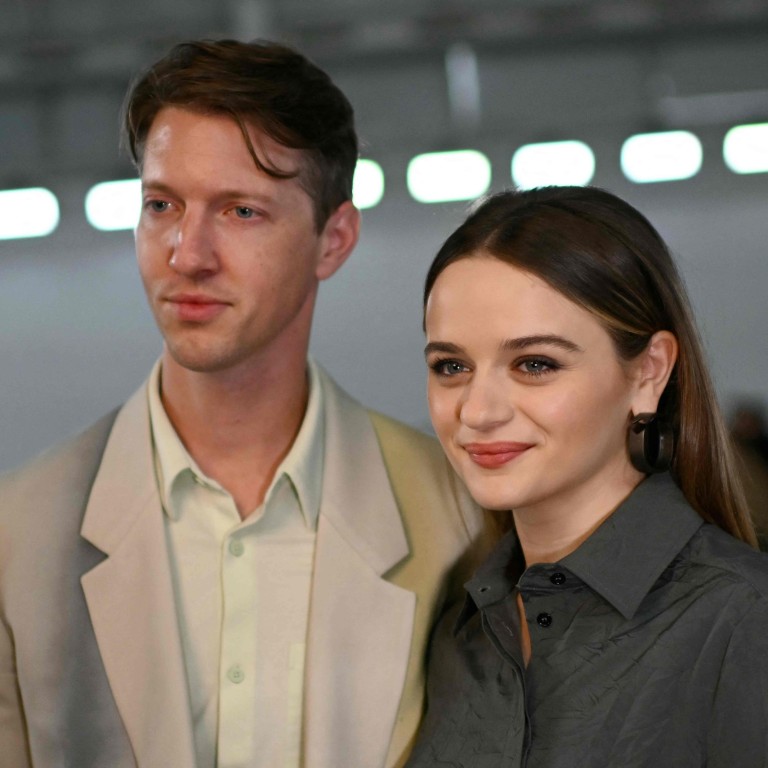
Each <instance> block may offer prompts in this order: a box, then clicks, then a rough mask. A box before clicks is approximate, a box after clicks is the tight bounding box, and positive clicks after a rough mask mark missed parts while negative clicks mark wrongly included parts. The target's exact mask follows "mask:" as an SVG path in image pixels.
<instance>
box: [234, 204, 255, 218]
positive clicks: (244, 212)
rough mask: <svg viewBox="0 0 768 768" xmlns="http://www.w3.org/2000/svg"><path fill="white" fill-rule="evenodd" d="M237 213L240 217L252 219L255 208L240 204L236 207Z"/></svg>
mask: <svg viewBox="0 0 768 768" xmlns="http://www.w3.org/2000/svg"><path fill="white" fill-rule="evenodd" d="M235 213H236V214H237V217H238V218H240V219H250V218H252V217H253V215H254V210H253V208H247V207H246V206H244V205H238V206H237V207H236V208H235Z"/></svg>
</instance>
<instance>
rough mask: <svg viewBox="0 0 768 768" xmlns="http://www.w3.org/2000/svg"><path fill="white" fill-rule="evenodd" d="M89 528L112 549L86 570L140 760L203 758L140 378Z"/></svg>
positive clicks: (110, 447) (93, 502)
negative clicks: (194, 729) (196, 737)
mask: <svg viewBox="0 0 768 768" xmlns="http://www.w3.org/2000/svg"><path fill="white" fill-rule="evenodd" d="M81 533H82V535H83V537H84V538H85V539H87V540H88V541H90V542H91V543H92V544H93V545H94V546H96V547H98V548H99V549H100V550H102V551H103V552H104V553H105V554H106V555H107V558H106V559H105V560H104V561H103V562H101V563H100V564H99V565H97V566H96V567H95V568H93V569H92V570H91V571H89V572H88V573H86V574H85V575H84V576H83V577H82V585H83V590H84V592H85V597H86V602H87V604H88V610H89V613H90V617H91V622H92V624H93V628H94V632H95V635H96V640H97V643H98V646H99V651H100V653H101V657H102V659H103V661H104V667H105V669H106V673H107V678H108V680H109V684H110V687H111V689H112V693H113V696H114V698H115V701H116V703H117V708H118V711H119V712H120V716H121V717H122V719H123V722H124V724H125V727H126V730H127V732H128V737H129V739H130V741H131V745H132V747H133V750H134V753H135V756H136V761H137V765H138V766H139V768H161V766H162V767H164V766H167V765H168V764H169V760H171V761H172V762H173V765H174V766H180V767H183V768H193V767H194V765H195V757H194V746H193V744H194V742H193V736H192V724H191V717H190V714H189V703H188V701H189V700H188V695H187V685H186V675H185V671H184V662H183V655H182V654H183V651H182V646H181V640H180V636H179V629H178V625H177V621H176V610H175V605H174V603H175V601H174V594H173V584H172V581H171V574H170V566H169V562H168V553H167V549H166V542H165V531H164V527H163V512H162V509H161V507H160V501H159V497H158V493H157V488H156V482H155V477H154V469H153V460H152V452H151V434H150V427H149V413H148V408H147V403H146V391H145V387H142V388H141V389H140V390H139V391H138V392H137V393H136V394H135V395H134V396H133V397H132V398H131V399H130V400H129V401H128V403H126V405H125V407H124V408H123V409H122V410H121V412H120V413H119V414H118V416H117V419H116V421H115V425H114V427H113V429H112V432H111V434H110V438H109V441H108V443H107V446H106V448H105V451H104V456H103V460H102V463H101V467H100V469H99V472H98V475H97V477H96V480H95V482H94V485H93V489H92V491H91V495H90V498H89V501H88V505H87V508H86V512H85V518H84V521H83V527H82V531H81Z"/></svg>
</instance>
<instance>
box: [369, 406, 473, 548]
mask: <svg viewBox="0 0 768 768" xmlns="http://www.w3.org/2000/svg"><path fill="white" fill-rule="evenodd" d="M368 413H369V416H370V419H371V422H372V424H373V427H374V431H375V432H376V437H377V439H378V441H379V447H380V448H381V453H382V457H383V459H384V464H385V466H386V468H387V473H388V474H389V478H390V482H391V484H392V488H393V491H394V494H395V497H396V498H397V500H398V504H399V506H400V508H401V511H402V513H403V515H404V517H405V518H406V519H407V518H409V517H411V516H412V513H413V512H414V510H417V513H418V515H419V516H420V517H422V518H425V519H426V518H430V519H432V518H434V522H435V523H436V524H442V525H447V524H449V521H450V519H451V518H453V519H454V520H455V521H456V523H457V524H458V525H459V527H460V529H461V530H462V532H463V537H464V538H465V539H466V540H467V541H472V540H475V539H476V538H477V537H478V536H479V535H480V534H481V533H482V532H483V531H484V529H485V525H486V521H485V520H484V512H483V510H481V509H480V508H479V507H478V506H477V504H475V502H474V501H473V499H472V497H471V496H470V495H469V492H468V491H467V489H466V488H465V486H464V484H463V483H462V482H461V480H460V479H459V477H458V476H457V475H456V473H455V472H454V471H453V468H452V467H451V465H450V463H449V462H448V459H447V458H446V457H445V454H444V453H443V449H442V448H441V447H440V443H438V441H437V440H436V439H435V438H434V437H432V436H431V435H427V434H425V433H424V432H421V431H420V430H418V429H416V428H414V427H411V426H409V425H407V424H404V423H403V422H400V421H397V420H396V419H393V418H391V417H389V416H385V415H384V414H381V413H378V412H377V411H368Z"/></svg>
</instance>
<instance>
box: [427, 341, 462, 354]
mask: <svg viewBox="0 0 768 768" xmlns="http://www.w3.org/2000/svg"><path fill="white" fill-rule="evenodd" d="M463 351H464V350H463V349H462V347H460V346H459V345H458V344H451V343H450V342H449V341H430V342H429V344H427V346H426V347H424V357H427V356H429V355H430V354H432V353H433V352H446V353H447V354H449V355H457V354H459V353H461V352H463Z"/></svg>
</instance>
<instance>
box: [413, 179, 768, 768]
mask: <svg viewBox="0 0 768 768" xmlns="http://www.w3.org/2000/svg"><path fill="white" fill-rule="evenodd" d="M425 328H426V334H427V347H426V358H427V365H428V367H429V385H428V394H429V405H430V411H431V415H432V420H433V423H434V426H435V430H436V432H437V435H438V437H439V439H440V441H441V443H442V445H443V448H444V450H445V451H446V453H447V455H448V457H449V458H450V460H451V463H452V464H453V466H454V468H455V469H456V470H457V472H458V473H459V475H460V476H461V477H462V478H463V480H464V481H465V483H466V484H467V486H468V488H469V490H470V491H471V493H472V495H473V496H474V497H475V499H476V501H478V502H479V503H480V504H481V505H483V506H485V507H487V508H489V509H491V510H500V511H501V510H511V513H510V512H508V513H507V517H508V519H509V522H510V524H511V527H512V530H511V531H510V532H509V533H508V534H507V535H506V536H505V537H504V538H503V539H502V540H501V541H500V542H499V544H498V546H497V547H496V549H495V550H494V551H493V552H492V553H491V555H490V556H489V557H488V559H487V560H486V562H485V563H484V564H483V565H482V566H481V567H480V569H479V570H478V571H477V572H476V574H475V576H474V578H473V579H472V580H471V581H469V582H468V583H467V585H466V590H467V592H468V595H467V597H466V600H465V602H464V604H463V605H458V606H457V607H456V609H455V610H453V611H451V612H448V613H447V614H446V616H445V617H444V618H443V620H442V621H441V623H440V625H439V627H438V629H437V631H436V634H435V637H434V639H433V645H432V653H431V660H430V673H429V684H428V691H429V694H428V695H429V700H428V710H427V715H426V719H425V722H424V725H423V728H422V732H421V734H420V737H419V740H418V743H417V746H416V748H415V750H414V752H413V755H412V757H411V760H410V762H409V763H408V766H409V768H427V767H428V766H430V767H431V766H461V767H462V768H497V767H502V766H504V767H505V768H517V766H526V767H527V768H544V767H545V766H546V768H576V767H578V768H614V767H620V768H627V767H629V766H632V767H633V768H645V767H646V766H653V768H660V767H661V768H669V767H672V766H674V768H687V767H688V766H704V765H706V766H708V768H754V767H756V766H768V599H767V595H768V565H767V564H766V563H767V562H768V561H766V559H765V556H764V555H761V554H759V553H757V552H755V551H754V549H753V548H752V547H754V545H755V535H754V531H753V529H752V526H751V523H750V521H749V518H748V515H747V514H746V513H745V511H744V505H743V500H742V495H741V492H740V490H739V488H738V486H737V484H736V482H735V480H734V478H735V477H736V474H735V472H734V471H733V470H732V467H731V458H730V450H729V446H728V440H727V437H726V431H725V429H724V426H723V423H722V420H721V417H720V415H719V411H718V407H717V403H716V400H715V395H714V391H713V387H712V384H711V382H710V378H709V375H708V373H707V370H706V367H705V363H704V359H703V354H702V350H701V345H700V342H699V339H698V336H697V332H696V329H695V325H694V321H693V319H692V316H691V312H690V309H689V305H688V301H687V299H686V295H685V290H684V288H683V285H682V283H681V280H680V278H679V276H678V274H677V271H676V269H675V266H674V264H673V262H672V259H671V257H670V255H669V252H668V250H667V248H666V246H665V245H664V243H663V242H662V240H661V238H660V237H659V235H658V234H657V232H656V231H655V230H654V229H653V227H652V226H651V225H650V224H649V223H648V221H647V220H646V219H645V218H644V217H643V216H642V215H641V214H640V213H638V212H637V211H636V210H635V209H634V208H632V207H631V206H629V205H628V204H627V203H625V202H623V201H621V200H619V199H618V198H616V197H614V196H613V195H611V194H609V193H607V192H604V191H602V190H598V189H594V188H580V187H577V188H546V189H538V190H532V191H527V192H505V193H502V194H499V195H496V196H495V197H492V198H490V199H489V200H487V201H486V202H485V203H484V204H482V205H481V206H480V207H479V208H478V209H477V210H476V211H475V212H474V213H473V214H472V215H471V216H470V217H469V219H468V220H467V221H466V222H465V223H464V224H463V225H462V226H461V227H459V229H458V230H457V231H456V232H454V234H453V235H452V236H451V237H450V238H449V239H448V240H447V241H446V243H445V245H444V246H443V247H442V249H441V250H440V252H439V253H438V255H437V257H436V259H435V261H434V262H433V264H432V267H431V269H430V271H429V274H428V277H427V282H426V290H425Z"/></svg>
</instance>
